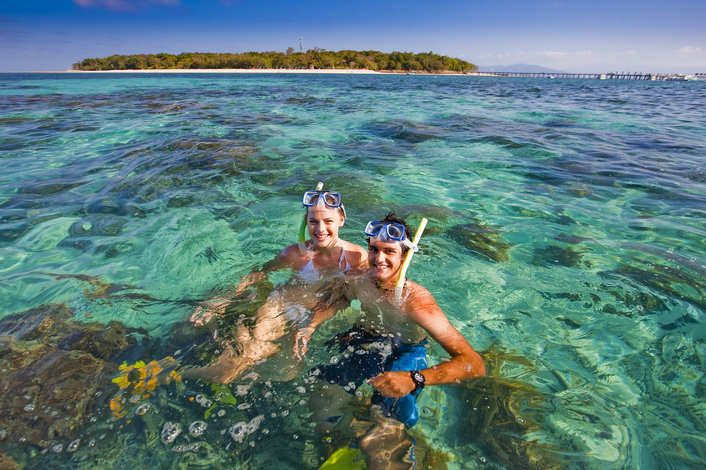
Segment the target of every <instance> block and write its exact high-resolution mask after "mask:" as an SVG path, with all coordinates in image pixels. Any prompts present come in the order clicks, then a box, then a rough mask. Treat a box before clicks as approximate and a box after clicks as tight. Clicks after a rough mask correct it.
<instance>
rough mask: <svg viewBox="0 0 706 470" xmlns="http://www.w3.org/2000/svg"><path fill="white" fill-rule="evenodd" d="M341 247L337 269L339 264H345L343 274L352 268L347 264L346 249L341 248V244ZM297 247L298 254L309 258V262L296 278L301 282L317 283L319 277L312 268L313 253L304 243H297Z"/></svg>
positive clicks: (316, 270) (317, 272)
mask: <svg viewBox="0 0 706 470" xmlns="http://www.w3.org/2000/svg"><path fill="white" fill-rule="evenodd" d="M340 245H341V257H340V258H339V259H338V267H341V263H343V262H345V265H344V266H343V268H341V269H342V270H343V272H346V271H349V270H350V269H351V268H352V266H351V265H350V264H348V260H347V259H346V249H345V248H344V247H343V243H341V244H340ZM297 246H298V247H299V252H300V253H301V254H306V255H307V256H308V257H309V262H308V263H306V265H305V266H304V267H303V268H302V269H301V271H299V273H298V276H299V279H301V280H302V281H307V282H313V281H318V280H319V279H320V276H319V270H318V269H316V267H315V266H314V253H313V250H310V249H308V248H307V247H306V244H305V242H299V243H297Z"/></svg>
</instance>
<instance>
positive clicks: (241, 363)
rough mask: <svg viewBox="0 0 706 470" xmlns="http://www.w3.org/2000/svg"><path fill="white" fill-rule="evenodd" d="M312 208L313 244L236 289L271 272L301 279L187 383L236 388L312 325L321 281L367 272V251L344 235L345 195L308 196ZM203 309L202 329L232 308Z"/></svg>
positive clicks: (188, 373)
mask: <svg viewBox="0 0 706 470" xmlns="http://www.w3.org/2000/svg"><path fill="white" fill-rule="evenodd" d="M302 203H303V205H304V207H306V210H307V212H306V215H305V217H306V219H305V220H306V225H307V228H308V232H309V239H308V240H307V241H305V242H300V243H296V244H294V245H290V246H288V247H287V248H285V249H284V250H282V251H281V252H280V253H279V254H278V255H277V257H276V258H275V259H274V260H271V261H269V262H267V263H266V264H265V265H264V266H263V268H262V269H261V270H257V271H253V272H252V273H250V274H249V275H247V276H244V277H243V279H242V280H241V282H240V284H238V286H237V287H236V288H235V294H240V293H241V292H243V291H244V290H245V289H246V288H247V287H248V286H250V285H251V284H253V283H256V282H261V281H263V280H265V279H266V278H267V274H268V272H270V271H273V270H277V269H285V268H289V269H292V270H294V271H295V272H296V273H297V278H298V279H296V280H294V282H291V283H289V284H287V285H285V286H283V287H281V288H278V289H276V290H275V291H274V292H273V293H272V294H271V295H270V296H269V298H268V299H267V302H265V304H264V305H262V306H261V307H260V308H259V309H258V311H257V316H256V320H255V324H254V326H253V327H252V329H251V328H249V327H248V325H246V324H244V323H242V322H239V324H238V327H237V331H236V343H237V344H236V345H235V347H233V346H232V345H230V344H226V345H225V348H226V350H225V352H224V353H223V354H221V356H220V357H219V358H218V360H217V361H216V362H215V363H214V364H211V365H208V366H205V367H196V368H189V369H186V370H184V371H183V373H182V375H183V377H185V378H190V377H191V378H201V379H206V380H209V381H212V382H221V383H230V382H232V381H233V380H235V379H237V378H238V377H239V376H240V375H241V374H242V373H243V372H244V371H245V370H247V369H248V368H250V367H251V366H252V365H254V364H255V363H256V362H257V361H260V360H263V359H266V358H267V357H269V356H271V355H272V354H274V353H275V352H277V351H278V350H279V349H280V347H279V345H278V344H276V343H275V341H277V340H278V339H279V338H281V337H282V336H284V335H285V334H286V332H287V331H288V329H289V328H291V327H295V329H296V328H299V327H301V326H302V324H304V323H306V322H307V321H308V319H309V312H311V310H312V309H313V308H314V306H315V305H316V303H317V302H318V300H319V296H318V295H316V294H315V292H316V288H317V287H318V285H317V284H318V283H316V281H318V280H320V279H327V278H330V277H332V276H336V275H339V274H341V273H344V272H346V271H349V270H351V269H358V268H362V267H364V266H365V265H366V263H367V252H366V251H365V249H364V248H362V247H360V246H358V245H354V244H353V243H349V242H347V241H345V240H341V239H340V238H339V237H338V231H339V229H340V228H341V227H342V226H343V224H344V223H345V220H346V211H345V208H344V206H343V204H342V202H341V195H340V193H337V192H334V191H321V190H316V191H307V192H306V193H304V197H303V200H302ZM214 300H215V302H214V301H211V302H209V303H208V304H205V305H202V306H200V307H199V308H197V309H196V310H195V311H194V313H193V314H192V315H191V318H190V321H191V322H192V323H194V325H196V326H201V325H204V324H206V323H207V322H209V321H210V320H211V319H212V318H213V317H214V316H216V315H221V314H223V312H224V311H225V309H226V306H227V305H228V303H229V302H228V301H227V300H225V299H214Z"/></svg>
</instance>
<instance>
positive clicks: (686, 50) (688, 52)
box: [677, 46, 701, 55]
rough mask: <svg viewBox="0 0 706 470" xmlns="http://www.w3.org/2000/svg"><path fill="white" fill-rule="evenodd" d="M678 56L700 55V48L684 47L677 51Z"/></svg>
mask: <svg viewBox="0 0 706 470" xmlns="http://www.w3.org/2000/svg"><path fill="white" fill-rule="evenodd" d="M677 54H679V55H698V54H701V48H700V47H697V46H684V47H680V48H679V49H677Z"/></svg>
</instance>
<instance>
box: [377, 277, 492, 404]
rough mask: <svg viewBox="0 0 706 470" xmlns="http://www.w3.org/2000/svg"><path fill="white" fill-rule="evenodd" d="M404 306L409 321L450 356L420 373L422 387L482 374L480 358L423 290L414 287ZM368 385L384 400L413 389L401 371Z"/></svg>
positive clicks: (404, 373)
mask: <svg viewBox="0 0 706 470" xmlns="http://www.w3.org/2000/svg"><path fill="white" fill-rule="evenodd" d="M406 307H407V308H406V313H407V315H409V317H410V319H412V320H413V321H415V322H416V323H418V324H419V326H421V327H422V328H424V330H426V332H427V333H429V336H431V337H432V338H433V339H434V340H435V341H437V342H438V343H439V344H440V345H441V347H442V348H444V350H445V351H446V352H447V353H449V355H450V356H451V359H450V360H449V361H446V362H442V363H441V364H437V365H435V366H432V367H429V368H427V369H424V370H422V371H420V372H421V373H422V375H424V379H425V385H438V384H447V383H453V382H456V381H461V380H468V379H471V378H474V377H480V376H483V375H485V365H484V364H483V359H482V358H481V357H480V355H479V354H478V353H477V352H476V351H475V350H474V349H473V348H472V347H471V345H470V344H469V343H468V341H467V340H466V338H464V337H463V335H461V333H459V331H458V330H457V329H456V328H454V326H453V325H452V324H451V323H450V322H449V319H448V318H447V317H446V315H445V314H444V312H443V311H442V310H441V308H439V305H438V304H437V303H436V301H435V300H434V297H433V296H432V295H431V294H430V293H429V292H428V291H427V290H426V289H424V288H422V287H421V286H415V291H414V292H413V293H412V294H411V295H410V297H409V299H408V300H407V302H406ZM369 383H370V384H371V385H373V387H375V388H376V389H377V390H378V391H379V392H380V393H382V394H383V395H384V396H387V397H394V398H399V397H402V396H405V395H407V394H409V393H411V392H412V391H413V390H414V382H413V381H412V378H411V376H410V374H409V372H404V371H392V372H386V373H383V374H379V375H378V376H376V377H374V378H373V379H371V380H370V381H369Z"/></svg>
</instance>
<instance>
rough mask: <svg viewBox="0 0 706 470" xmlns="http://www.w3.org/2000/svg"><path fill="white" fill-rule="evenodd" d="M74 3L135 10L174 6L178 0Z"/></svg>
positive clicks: (77, 1)
mask: <svg viewBox="0 0 706 470" xmlns="http://www.w3.org/2000/svg"><path fill="white" fill-rule="evenodd" d="M72 1H73V2H74V4H76V5H78V6H80V7H85V8H93V7H97V8H105V9H106V10H111V11H137V10H143V9H145V8H149V7H152V6H164V5H166V6H175V5H179V4H180V3H181V2H180V0H72Z"/></svg>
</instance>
